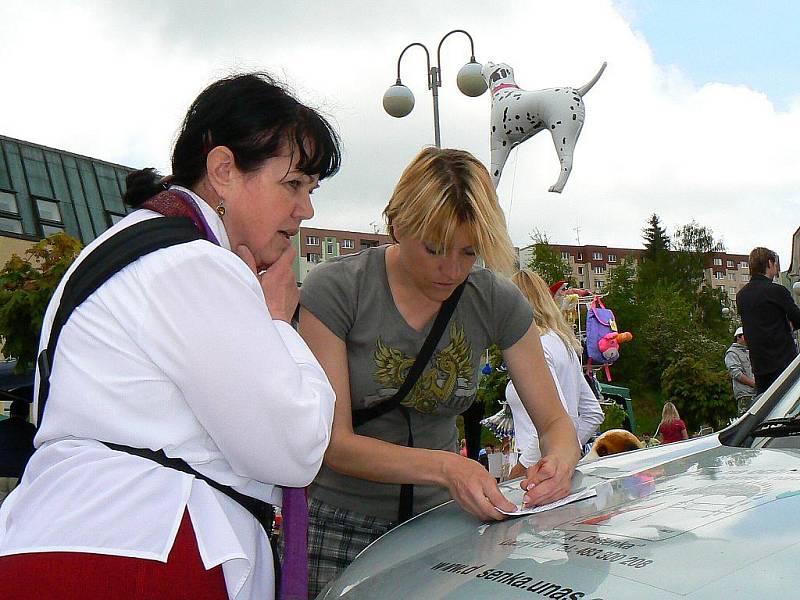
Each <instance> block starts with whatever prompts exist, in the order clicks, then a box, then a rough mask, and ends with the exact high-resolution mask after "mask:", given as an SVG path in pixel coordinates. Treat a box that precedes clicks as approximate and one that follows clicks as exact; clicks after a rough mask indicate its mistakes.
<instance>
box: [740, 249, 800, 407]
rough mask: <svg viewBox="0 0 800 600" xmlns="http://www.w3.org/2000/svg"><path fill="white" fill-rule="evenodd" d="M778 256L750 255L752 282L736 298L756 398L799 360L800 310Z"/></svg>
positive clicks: (771, 253)
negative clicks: (779, 279) (781, 278)
mask: <svg viewBox="0 0 800 600" xmlns="http://www.w3.org/2000/svg"><path fill="white" fill-rule="evenodd" d="M779 272H780V267H779V266H778V255H777V254H776V253H775V252H774V251H772V250H770V249H768V248H754V249H753V251H752V252H750V281H749V283H748V284H747V285H746V286H744V287H743V288H742V289H741V290H739V293H738V294H736V306H737V309H738V311H739V316H740V317H741V318H742V328H743V331H744V335H745V337H746V338H747V344H748V347H749V349H750V362H751V364H752V366H753V377H754V379H755V388H756V394H762V393H764V392H765V391H766V390H767V388H768V387H769V386H770V385H772V382H773V381H775V380H776V379H777V378H778V376H779V375H780V374H781V373H782V372H783V370H784V369H785V368H786V367H787V366H788V365H789V363H790V362H792V360H794V357H795V356H797V347H796V346H795V343H794V338H793V337H792V331H793V330H794V329H798V328H800V308H798V307H797V305H796V304H795V303H794V301H793V300H792V295H791V294H790V293H789V290H787V289H786V288H785V287H783V286H782V285H776V284H773V283H772V280H773V278H774V277H775V276H776V275H777V274H778V273H779Z"/></svg>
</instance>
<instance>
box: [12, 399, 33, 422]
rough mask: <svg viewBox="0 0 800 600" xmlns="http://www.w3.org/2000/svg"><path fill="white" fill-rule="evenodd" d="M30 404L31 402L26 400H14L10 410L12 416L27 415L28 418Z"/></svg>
mask: <svg viewBox="0 0 800 600" xmlns="http://www.w3.org/2000/svg"><path fill="white" fill-rule="evenodd" d="M30 406H31V404H30V402H28V401H26V400H13V401H12V402H11V406H10V407H9V409H8V412H9V414H10V415H11V416H12V417H25V418H26V419H27V418H28V416H29V415H30Z"/></svg>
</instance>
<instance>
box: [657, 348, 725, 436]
mask: <svg viewBox="0 0 800 600" xmlns="http://www.w3.org/2000/svg"><path fill="white" fill-rule="evenodd" d="M661 386H662V388H663V389H664V394H665V395H666V397H667V398H669V400H670V401H671V402H672V403H673V404H675V406H676V407H677V409H678V412H679V413H680V414H681V417H682V418H683V420H684V421H685V422H686V424H687V428H689V429H690V430H692V431H697V430H698V429H700V427H702V426H703V425H710V426H712V427H713V428H714V429H720V428H721V427H724V426H725V425H727V424H728V422H729V421H730V419H731V418H733V417H735V416H736V400H734V398H733V394H732V393H731V387H730V379H729V378H728V375H727V373H725V372H724V371H719V370H716V369H713V368H710V367H709V366H708V365H707V364H706V363H705V362H704V361H703V360H698V359H696V358H693V357H689V356H686V357H683V358H681V359H679V360H677V361H675V362H674V363H672V364H671V365H670V366H669V367H667V368H666V369H665V370H664V373H663V374H662V376H661Z"/></svg>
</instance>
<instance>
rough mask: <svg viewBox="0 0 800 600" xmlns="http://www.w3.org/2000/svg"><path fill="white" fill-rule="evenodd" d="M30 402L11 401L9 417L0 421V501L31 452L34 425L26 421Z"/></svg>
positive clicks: (22, 468)
mask: <svg viewBox="0 0 800 600" xmlns="http://www.w3.org/2000/svg"><path fill="white" fill-rule="evenodd" d="M29 409H30V404H29V403H28V402H26V401H25V400H14V401H13V402H12V403H11V409H10V411H9V414H10V416H9V418H8V419H5V420H4V421H0V503H2V502H3V500H5V497H6V496H8V494H9V493H10V492H11V490H13V489H14V488H15V487H16V485H17V482H18V481H19V478H20V477H22V472H23V471H24V470H25V465H27V464H28V459H29V458H30V457H31V455H32V454H33V437H34V436H35V435H36V427H34V426H33V425H32V424H31V423H28V413H29Z"/></svg>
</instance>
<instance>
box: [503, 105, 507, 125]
mask: <svg viewBox="0 0 800 600" xmlns="http://www.w3.org/2000/svg"><path fill="white" fill-rule="evenodd" d="M506 116H508V107H507V106H506V108H505V110H504V111H503V123H505V122H506Z"/></svg>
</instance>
